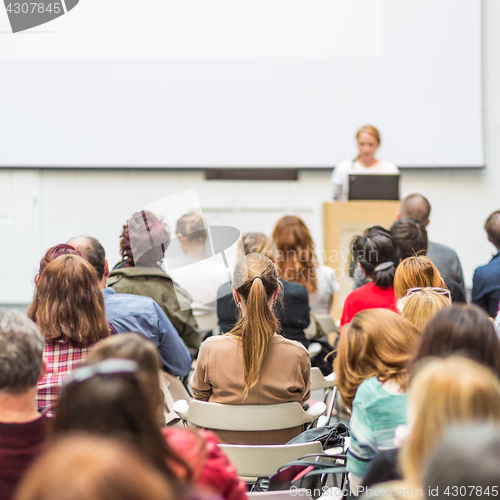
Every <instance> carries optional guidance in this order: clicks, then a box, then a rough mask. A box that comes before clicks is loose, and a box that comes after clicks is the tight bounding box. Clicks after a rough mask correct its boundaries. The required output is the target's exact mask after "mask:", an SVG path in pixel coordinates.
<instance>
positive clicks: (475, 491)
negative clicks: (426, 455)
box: [423, 422, 500, 500]
mask: <svg viewBox="0 0 500 500" xmlns="http://www.w3.org/2000/svg"><path fill="white" fill-rule="evenodd" d="M464 436H467V451H466V453H464ZM499 449H500V429H499V427H498V423H497V424H496V425H493V424H486V425H485V424H484V423H483V422H477V423H476V424H470V425H460V426H455V427H452V428H451V429H449V430H448V431H446V432H445V433H444V436H443V439H441V441H440V442H439V444H438V445H437V446H436V447H435V448H434V451H433V452H432V455H431V457H430V459H429V460H428V462H427V464H426V467H425V473H424V485H423V486H424V491H425V497H426V498H428V499H430V498H432V499H437V500H445V499H448V498H449V497H450V496H451V495H452V494H453V492H455V491H456V492H459V493H460V492H462V493H463V492H464V491H466V492H467V495H464V496H467V498H478V499H479V498H480V499H483V498H484V497H489V496H497V495H498V487H499V485H500V454H499V453H498V450H499ZM495 491H496V492H497V494H495ZM450 493H451V494H450ZM431 495H432V496H431Z"/></svg>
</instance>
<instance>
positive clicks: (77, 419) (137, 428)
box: [52, 359, 191, 483]
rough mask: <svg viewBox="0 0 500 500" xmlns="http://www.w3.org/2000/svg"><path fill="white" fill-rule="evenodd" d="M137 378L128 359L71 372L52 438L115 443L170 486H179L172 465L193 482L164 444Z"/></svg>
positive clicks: (179, 461) (93, 365)
mask: <svg viewBox="0 0 500 500" xmlns="http://www.w3.org/2000/svg"><path fill="white" fill-rule="evenodd" d="M138 372H139V367H138V365H137V363H135V362H134V361H130V360H126V359H108V360H105V361H101V362H99V363H94V364H92V365H86V366H82V367H80V368H78V369H76V370H74V371H73V373H72V374H71V375H70V376H69V377H68V379H67V381H66V383H65V385H64V387H63V390H62V392H61V395H60V398H59V402H58V405H57V412H56V416H55V418H54V422H53V428H52V432H53V436H54V437H55V438H59V437H64V436H67V435H68V434H71V433H74V432H85V433H89V434H92V435H96V436H101V437H116V438H118V439H120V440H122V441H125V442H126V443H128V444H129V445H131V446H132V447H133V448H134V449H136V450H137V451H139V452H140V453H141V454H142V457H143V459H144V461H145V462H147V463H149V464H150V465H153V466H154V467H156V469H157V470H158V471H159V472H160V473H162V474H163V475H164V476H165V477H166V478H167V479H170V480H171V481H173V482H174V483H177V482H178V480H177V477H176V475H175V474H174V473H173V471H172V468H171V467H170V466H169V465H168V463H169V462H170V461H174V462H177V464H178V466H179V467H184V470H185V474H186V477H188V478H191V470H190V469H189V467H188V466H187V464H186V463H185V462H184V460H182V459H181V458H180V457H179V456H178V455H177V454H176V453H175V452H174V451H173V450H172V449H171V448H170V447H169V446H168V444H167V443H166V441H165V440H164V439H163V436H162V434H161V432H160V427H159V425H158V421H157V415H155V413H153V411H152V409H151V404H152V403H151V401H148V398H147V397H146V395H145V393H144V390H143V387H142V381H141V378H140V377H139V375H138Z"/></svg>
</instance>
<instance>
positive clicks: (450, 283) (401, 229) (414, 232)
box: [391, 217, 467, 303]
mask: <svg viewBox="0 0 500 500" xmlns="http://www.w3.org/2000/svg"><path fill="white" fill-rule="evenodd" d="M391 234H392V237H393V238H394V240H395V241H396V243H397V245H398V248H399V255H400V257H401V260H402V261H404V260H406V259H408V258H410V257H415V256H420V257H423V256H424V255H426V254H427V245H428V243H427V231H426V229H425V226H424V225H423V224H421V223H420V222H419V221H418V220H416V219H413V218H411V217H404V218H402V219H398V220H397V221H396V222H395V223H394V224H393V225H392V227H391ZM433 265H434V264H433ZM434 267H435V266H434ZM436 269H437V267H436ZM396 272H397V271H396ZM437 274H440V273H439V272H438V273H437ZM441 279H442V283H443V285H442V286H444V287H445V288H448V289H449V290H450V292H451V299H452V300H453V302H462V303H466V302H467V301H466V299H465V290H464V288H463V286H461V285H460V284H458V283H457V282H456V281H454V280H453V279H451V278H446V280H444V279H443V278H441ZM396 294H397V292H396Z"/></svg>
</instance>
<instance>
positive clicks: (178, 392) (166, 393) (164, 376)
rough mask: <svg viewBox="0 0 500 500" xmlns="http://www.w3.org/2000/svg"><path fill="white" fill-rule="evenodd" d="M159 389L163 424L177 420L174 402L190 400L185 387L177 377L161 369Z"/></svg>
mask: <svg viewBox="0 0 500 500" xmlns="http://www.w3.org/2000/svg"><path fill="white" fill-rule="evenodd" d="M158 376H159V379H160V390H161V392H162V393H163V416H164V417H165V424H169V423H171V422H174V421H175V420H179V418H178V416H177V414H176V413H175V411H174V404H175V402H176V401H178V400H185V401H191V399H192V398H191V396H190V395H189V393H188V392H187V390H186V388H185V387H184V386H183V385H182V382H181V381H180V380H179V378H177V377H174V376H173V375H170V374H169V373H165V372H164V371H163V370H160V372H159V375H158Z"/></svg>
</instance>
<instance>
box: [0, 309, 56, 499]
mask: <svg viewBox="0 0 500 500" xmlns="http://www.w3.org/2000/svg"><path fill="white" fill-rule="evenodd" d="M44 343H45V342H44V339H43V336H42V334H41V333H40V330H39V329H38V328H37V326H36V325H35V324H34V323H33V322H32V321H31V320H30V319H28V318H27V317H26V316H24V315H23V314H21V313H18V312H16V311H7V310H0V499H1V500H11V499H12V498H13V496H14V490H15V488H16V486H17V484H18V483H19V481H20V479H21V477H22V475H23V474H24V472H25V471H26V469H27V468H28V466H29V465H30V463H31V462H32V460H33V459H34V458H35V456H36V455H37V454H38V453H39V452H40V451H41V449H42V447H43V445H44V443H45V439H46V434H47V417H46V416H42V415H41V414H40V413H38V411H37V409H36V406H35V396H36V390H37V382H38V380H39V379H40V378H41V377H42V376H43V375H44V373H45V367H44V364H43V346H44Z"/></svg>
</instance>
